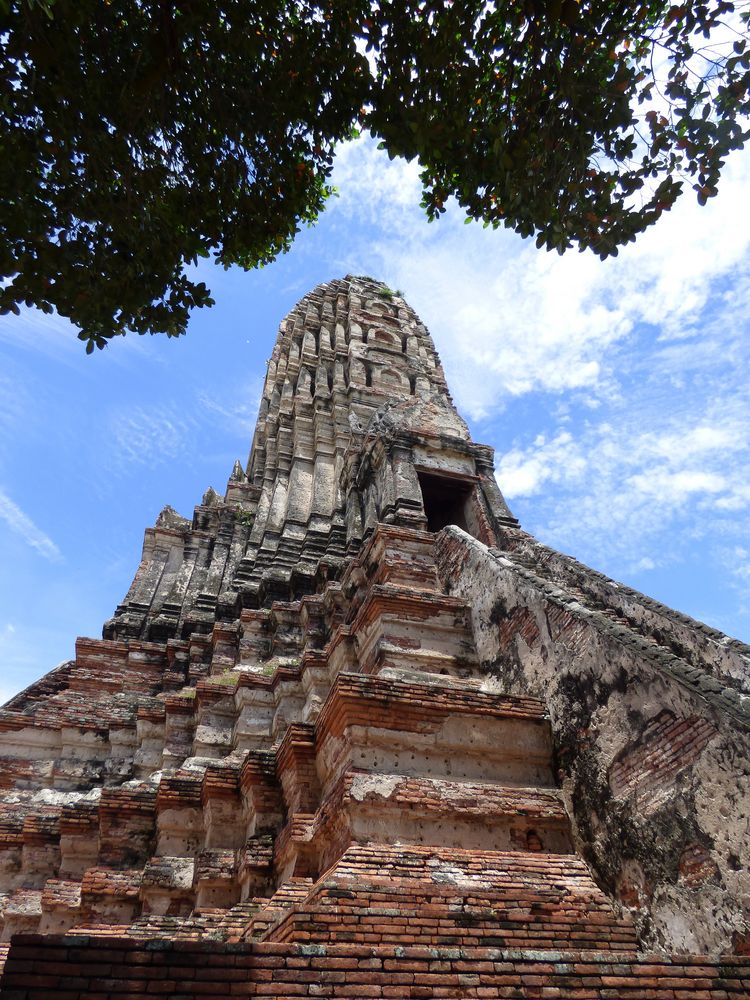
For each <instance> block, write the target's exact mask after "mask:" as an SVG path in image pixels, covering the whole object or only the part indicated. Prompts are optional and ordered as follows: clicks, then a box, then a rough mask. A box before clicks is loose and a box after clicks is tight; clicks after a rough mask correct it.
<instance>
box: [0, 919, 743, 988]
mask: <svg viewBox="0 0 750 1000" xmlns="http://www.w3.org/2000/svg"><path fill="white" fill-rule="evenodd" d="M0 985H1V986H2V995H3V998H4V1000H53V998H54V1000H125V998H127V1000H153V998H154V997H159V996H168V997H173V998H177V997H179V998H180V1000H193V998H196V1000H198V998H202V997H208V996H212V997H272V998H275V1000H282V998H290V997H333V998H335V997H351V998H357V1000H364V998H368V997H374V998H382V1000H385V998H397V1000H398V998H403V1000H406V998H421V1000H439V998H443V1000H458V998H480V997H485V998H492V1000H501V998H503V997H512V998H515V1000H540V998H541V997H557V998H558V1000H585V998H588V1000H597V998H601V1000H613V998H617V1000H644V997H649V996H653V997H658V998H659V1000H729V998H731V997H746V996H747V995H748V991H750V962H748V960H744V961H743V960H742V959H734V960H733V959H729V960H726V961H725V962H724V963H723V964H722V965H720V966H718V965H712V964H711V963H707V962H706V961H705V960H701V959H691V958H685V959H678V960H674V961H667V960H665V959H661V958H657V957H653V956H652V957H649V956H645V957H638V958H636V957H635V956H630V957H624V956H619V955H618V956H617V957H613V956H612V955H608V954H602V953H597V952H580V951H573V952H559V951H551V952H544V951H537V952H522V951H503V950H500V949H496V948H478V949H470V950H468V951H467V950H464V949H461V948H416V947H399V946H385V947H374V948H373V947H364V946H357V945H349V944H337V945H328V946H324V945H317V944H311V945H284V944H270V943H263V944H256V945H249V944H236V945H231V944H216V943H211V944H198V943H196V942H190V941H183V942H169V941H152V942H148V943H143V942H132V941H124V940H122V939H120V940H114V941H107V940H97V939H95V938H86V937H83V936H81V937H73V938H60V937H58V938H46V939H44V938H41V937H39V936H32V935H29V936H25V937H20V938H18V939H17V940H16V941H15V942H14V944H13V947H12V949H11V953H10V955H9V957H8V960H7V964H6V969H5V974H4V976H3V979H2V981H1V983H0Z"/></svg>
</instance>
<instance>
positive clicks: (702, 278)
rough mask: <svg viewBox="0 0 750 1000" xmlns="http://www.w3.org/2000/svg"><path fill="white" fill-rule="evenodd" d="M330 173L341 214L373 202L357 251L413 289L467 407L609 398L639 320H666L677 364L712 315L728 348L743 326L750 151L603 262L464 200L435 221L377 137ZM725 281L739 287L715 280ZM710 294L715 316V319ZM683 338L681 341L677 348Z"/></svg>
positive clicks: (410, 167)
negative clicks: (465, 206)
mask: <svg viewBox="0 0 750 1000" xmlns="http://www.w3.org/2000/svg"><path fill="white" fill-rule="evenodd" d="M334 181H335V183H336V184H337V185H339V187H340V189H341V192H342V195H341V199H340V200H339V203H338V204H336V205H335V206H334V207H333V211H334V212H335V213H337V215H339V216H340V217H343V218H344V219H349V220H350V221H355V220H360V219H361V217H362V214H363V213H365V214H366V215H367V216H368V217H369V218H371V219H372V220H378V222H379V224H380V225H379V230H378V236H377V237H376V238H375V239H374V241H372V242H370V243H368V244H367V245H363V246H362V247H361V248H360V250H359V251H358V254H357V255H354V260H355V262H356V266H358V269H360V270H363V269H364V270H370V271H371V272H372V273H373V274H374V275H375V276H377V277H383V278H385V280H387V281H388V282H389V283H390V284H391V285H392V286H393V287H399V288H402V289H403V290H404V291H405V294H406V296H407V299H408V300H409V301H410V302H411V304H412V305H414V306H415V307H416V308H417V310H418V311H419V312H420V314H421V315H422V318H423V319H424V320H425V322H426V323H427V325H428V327H429V328H430V330H431V332H432V333H433V336H434V337H435V340H436V343H437V345H438V349H439V350H440V351H441V355H442V357H443V362H444V364H445V367H446V370H447V374H448V378H449V382H450V384H451V386H452V388H453V390H454V394H455V397H456V401H457V403H458V405H459V408H460V409H462V410H463V411H464V412H467V413H468V414H469V415H470V416H471V417H474V418H481V417H486V416H487V415H488V414H489V413H491V412H492V411H493V410H496V409H497V408H498V407H502V406H503V405H504V404H507V402H508V401H509V399H512V398H514V397H517V396H519V395H523V394H527V393H530V392H533V391H544V392H548V393H556V394H558V393H563V392H566V391H570V390H575V389H581V390H586V391H587V392H588V394H589V396H590V398H592V399H594V400H596V398H598V397H602V396H603V397H607V396H608V395H610V394H611V393H613V392H615V391H616V381H617V374H618V373H617V367H616V366H617V364H625V365H631V364H632V363H633V361H632V359H630V358H629V357H628V356H627V353H626V347H627V345H628V343H629V342H630V340H631V339H632V336H633V331H634V329H635V328H636V327H637V325H638V324H644V323H645V324H651V325H653V326H654V328H655V329H657V330H658V336H659V337H660V339H661V342H662V345H663V346H662V348H661V353H660V355H659V357H658V359H657V361H656V363H658V364H659V365H660V367H661V368H662V369H663V370H669V369H672V368H673V369H675V370H676V371H678V372H679V371H681V370H682V368H683V366H684V365H685V364H689V362H690V354H691V353H692V354H695V355H697V356H698V357H699V358H700V359H701V360H702V361H703V362H705V361H706V360H707V358H706V347H705V344H703V343H701V342H700V341H699V340H697V339H696V338H697V337H698V335H702V334H703V333H704V331H705V326H706V324H708V323H710V324H711V325H712V333H713V334H715V335H720V336H721V339H722V341H724V342H725V347H724V350H725V351H727V352H728V351H730V350H731V349H732V345H733V344H734V343H735V341H736V339H737V337H738V336H742V335H743V333H742V329H741V327H742V326H743V324H744V325H745V326H746V324H747V320H746V318H743V317H742V314H741V313H738V310H737V303H736V301H733V300H736V297H737V294H738V291H737V290H738V289H739V290H741V289H743V288H745V292H744V293H742V294H743V295H744V298H747V297H748V296H747V289H746V286H747V283H748V278H747V265H746V260H747V257H748V251H749V250H750V228H749V227H747V226H743V225H739V224H738V219H741V218H743V216H744V213H745V209H746V197H747V190H748V187H749V186H750V154H748V153H740V154H735V155H734V156H732V157H730V158H729V161H728V165H727V167H726V168H725V175H724V177H723V179H722V182H721V193H720V195H719V197H718V198H716V199H712V201H710V202H709V204H708V205H707V206H705V207H703V208H701V207H699V206H698V205H697V204H696V203H695V201H694V199H693V195H692V193H691V192H689V193H687V194H686V195H685V196H684V197H683V198H682V199H681V200H680V201H679V202H678V204H677V206H676V207H675V208H674V209H673V210H672V212H671V213H670V214H669V215H667V216H665V217H664V218H663V219H662V220H660V222H659V223H658V224H657V225H656V226H655V227H653V228H652V229H651V230H650V231H649V232H647V233H645V234H644V235H643V236H641V237H640V238H639V240H638V241H637V242H636V244H635V245H633V246H629V247H627V248H625V249H624V250H623V251H622V252H621V254H620V256H619V258H617V259H611V260H608V261H606V262H601V261H599V260H598V259H597V258H595V257H594V256H593V255H592V254H590V253H584V254H576V253H575V252H572V251H570V252H568V253H567V254H565V255H564V256H563V257H558V256H557V255H551V254H545V253H540V252H538V251H537V250H536V249H535V248H534V247H533V245H532V244H531V243H530V242H528V241H526V242H523V241H521V240H519V239H518V238H517V237H516V236H514V235H512V234H510V233H507V232H499V231H498V232H495V231H492V230H488V231H485V230H483V229H482V228H481V227H480V226H478V225H472V226H466V227H465V226H464V225H463V219H462V217H461V213H460V212H459V211H457V210H455V209H452V210H449V211H448V212H447V213H446V215H445V216H444V217H443V218H441V219H440V220H439V221H437V222H435V223H434V224H433V225H431V226H428V225H426V224H425V219H424V216H423V214H422V212H421V211H420V209H419V208H418V202H419V181H418V168H417V167H416V165H415V164H413V163H412V164H405V163H403V162H401V161H398V160H395V161H393V162H389V161H388V159H387V156H386V155H385V154H384V153H382V152H379V151H378V150H377V149H376V147H375V143H374V142H372V141H371V140H360V141H359V142H358V143H355V144H352V145H350V146H347V147H345V148H344V149H343V150H342V152H341V153H340V154H339V159H338V160H337V163H336V169H335V173H334ZM363 206H364V207H363ZM384 233H385V235H384ZM350 258H351V255H350ZM347 263H349V262H347ZM720 279H721V280H723V279H727V281H731V282H732V286H736V288H733V287H732V286H730V287H729V288H728V289H723V288H719V287H718V283H719V281H720ZM710 301H711V302H712V306H713V309H712V312H714V313H715V310H716V308H719V313H718V314H714V315H712V316H711V317H707V316H706V315H705V311H706V307H707V304H708V303H709V302H710ZM746 315H747V314H746V313H745V316H746ZM686 339H687V340H688V343H687V344H685V343H684V341H685V340H686ZM675 344H676V345H678V346H679V347H680V349H679V350H677V351H674V350H673V351H672V352H671V353H670V348H671V347H673V346H674V345H675Z"/></svg>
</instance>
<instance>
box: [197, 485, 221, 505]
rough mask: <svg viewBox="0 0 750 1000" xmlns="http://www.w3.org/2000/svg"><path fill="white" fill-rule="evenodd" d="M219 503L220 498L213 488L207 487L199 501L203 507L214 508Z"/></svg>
mask: <svg viewBox="0 0 750 1000" xmlns="http://www.w3.org/2000/svg"><path fill="white" fill-rule="evenodd" d="M220 501H221V497H220V496H219V494H218V493H217V492H216V490H215V489H214V488H213V486H209V487H208V489H207V490H206V492H205V493H204V494H203V499H202V500H201V505H202V506H203V507H214V506H215V505H216V504H217V503H219V502H220Z"/></svg>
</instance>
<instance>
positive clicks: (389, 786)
mask: <svg viewBox="0 0 750 1000" xmlns="http://www.w3.org/2000/svg"><path fill="white" fill-rule="evenodd" d="M749 665H750V648H748V647H746V646H744V645H743V644H741V643H739V642H736V641H734V640H731V639H728V638H727V637H726V636H723V635H721V634H719V633H717V632H715V631H714V630H712V629H710V628H708V627H707V626H705V625H702V624H700V623H698V622H695V621H693V620H691V619H689V618H687V617H686V616H684V615H681V614H679V613H677V612H674V611H672V610H670V609H669V608H666V607H664V606H663V605H660V604H658V603H657V602H655V601H653V600H650V599H648V598H646V597H644V596H643V595H641V594H638V593H636V592H634V591H632V590H630V589H629V588H627V587H624V586H622V585H620V584H617V583H615V582H613V581H612V580H609V579H607V578H606V577H604V576H602V575H601V574H598V573H595V572H593V571H592V570H590V569H587V568H586V567H585V566H583V565H581V564H580V563H577V562H576V561H575V560H573V559H571V558H570V557H568V556H565V555H561V554H559V553H557V552H554V551H552V550H551V549H549V548H546V547H545V546H543V545H542V544H540V543H539V542H538V541H537V540H536V539H534V538H533V537H532V536H530V535H528V534H527V533H525V532H524V531H523V530H522V529H521V528H520V527H519V525H518V522H517V521H516V519H515V518H514V517H513V515H512V514H511V512H510V510H509V509H508V507H507V505H506V504H505V501H504V500H503V497H502V495H501V493H500V491H499V489H498V486H497V484H496V482H495V478H494V474H493V455H492V450H491V449H490V448H488V447H486V446H483V445H479V444H475V443H474V442H472V440H471V437H470V435H469V432H468V429H467V426H466V424H465V423H464V421H463V420H462V419H461V417H460V416H459V415H458V413H457V412H456V410H455V408H454V407H453V404H452V401H451V398H450V395H449V393H448V389H447V386H446V383H445V378H444V375H443V371H442V368H441V366H440V362H439V359H438V357H437V354H436V352H435V348H434V346H433V344H432V341H431V339H430V336H429V334H428V333H427V331H426V329H425V328H424V326H423V325H422V324H421V323H420V321H419V319H418V317H417V316H416V315H415V314H414V312H413V311H412V310H411V309H410V308H409V307H408V306H407V305H406V303H405V302H404V301H403V299H402V298H401V297H400V296H399V295H397V294H394V293H393V292H391V291H390V290H389V289H388V288H386V287H385V286H384V285H382V284H380V283H378V282H375V281H373V280H371V279H369V278H359V277H347V278H345V279H343V280H340V281H332V282H330V283H329V284H325V285H321V286H319V287H318V288H316V289H315V290H314V291H312V292H311V293H310V294H309V295H307V296H305V298H304V299H302V301H301V302H300V303H299V304H298V305H297V306H296V307H295V309H294V310H293V311H292V312H291V313H290V315H289V316H288V317H287V318H286V319H285V320H284V321H283V323H282V324H281V328H280V331H279V336H278V340H277V343H276V346H275V347H274V350H273V355H272V357H271V360H270V362H269V367H268V375H267V378H266V383H265V388H264V392H263V399H262V402H261V407H260V414H259V417H258V424H257V428H256V431H255V436H254V440H253V446H252V451H251V453H250V459H249V462H248V465H247V467H246V469H245V468H243V467H242V466H241V464H240V463H239V462H238V463H237V464H236V465H235V467H234V470H233V471H232V474H231V477H230V479H229V483H228V486H227V490H226V493H225V495H224V496H223V497H221V496H219V495H218V494H217V493H215V492H214V491H213V490H211V489H209V490H208V492H207V493H206V494H205V496H204V497H203V500H202V502H201V504H200V505H199V506H198V507H196V509H195V513H194V514H193V517H192V520H188V519H185V518H183V517H181V516H180V515H178V514H177V513H175V512H174V511H173V510H172V509H171V508H166V509H165V510H164V511H163V512H162V513H161V515H160V516H159V518H158V520H157V523H156V525H155V526H154V527H153V528H150V529H148V530H147V531H146V537H145V542H144V547H143V558H142V561H141V564H140V566H139V568H138V571H137V573H136V576H135V579H134V581H133V584H132V586H131V588H130V590H129V592H128V594H127V596H126V597H125V599H124V601H123V602H122V604H121V605H120V606H119V607H118V608H117V609H116V611H115V613H114V616H113V617H112V618H111V619H110V620H109V621H108V622H107V623H106V625H105V626H104V637H103V639H101V640H93V639H79V640H78V644H77V647H76V658H75V660H73V661H71V662H69V663H65V664H63V665H62V666H60V667H58V668H57V669H56V670H54V671H52V672H51V673H49V674H47V675H46V676H45V677H44V678H43V679H42V680H40V681H38V682H37V683H35V684H33V685H32V686H31V687H30V688H28V689H27V690H26V691H24V692H23V693H22V694H20V695H18V696H17V697H15V698H14V699H12V701H10V702H9V703H8V704H7V705H6V706H5V707H4V709H2V710H1V711H0V757H1V758H2V768H1V769H0V789H2V792H1V794H0V928H2V941H3V942H5V943H4V944H0V963H1V962H2V961H3V960H4V961H5V969H4V973H3V977H2V980H1V981H0V990H1V992H2V996H3V997H6V998H16V1000H21V998H23V1000H36V998H39V1000H41V998H45V1000H47V998H48V1000H51V998H52V997H56V998H62V1000H110V998H111V1000H114V998H116V997H117V998H123V997H127V998H129V1000H135V998H137V997H140V998H151V1000H153V998H154V997H155V996H157V995H161V996H163V997H168V996H171V997H175V998H178V997H179V998H180V1000H198V998H199V997H205V996H217V997H218V996H221V997H234V996H238V997H275V998H282V997H284V998H285V997H299V996H305V997H352V998H364V997H382V998H386V997H391V998H407V997H421V998H439V997H443V998H458V997H477V998H478V997H498V998H499V997H516V998H518V997H522V998H528V1000H532V998H533V1000H537V998H541V997H563V998H569V1000H574V998H576V1000H585V998H608V1000H615V998H617V1000H619V998H632V1000H641V998H646V997H654V998H657V997H658V998H672V1000H680V998H684V1000H706V998H709V1000H719V998H727V997H730V996H732V997H735V996H736V997H740V996H748V995H750V958H748V957H743V956H746V955H747V954H748V953H749V952H750V928H748V922H747V920H748V905H749V903H748V901H749V900H750V875H749V874H748V860H749V858H750V846H749V840H750V741H749V738H748V733H749V731H750V694H748V688H749V686H750V685H749V684H748V666H749ZM720 956H721V957H720Z"/></svg>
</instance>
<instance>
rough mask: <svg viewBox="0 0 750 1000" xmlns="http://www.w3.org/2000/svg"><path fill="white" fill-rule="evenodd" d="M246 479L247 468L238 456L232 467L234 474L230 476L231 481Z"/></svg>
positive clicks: (241, 481) (243, 480)
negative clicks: (243, 466)
mask: <svg viewBox="0 0 750 1000" xmlns="http://www.w3.org/2000/svg"><path fill="white" fill-rule="evenodd" d="M246 480H247V476H246V475H245V470H244V469H243V468H242V463H241V462H240V460H239V458H238V459H237V461H236V462H235V463H234V466H233V467H232V474H231V476H230V477H229V482H230V483H244V482H245V481H246Z"/></svg>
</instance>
